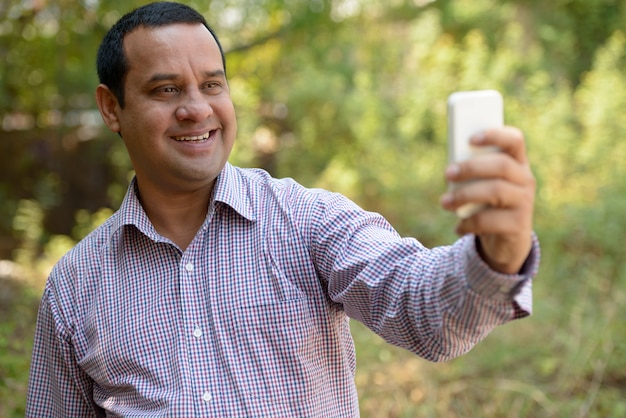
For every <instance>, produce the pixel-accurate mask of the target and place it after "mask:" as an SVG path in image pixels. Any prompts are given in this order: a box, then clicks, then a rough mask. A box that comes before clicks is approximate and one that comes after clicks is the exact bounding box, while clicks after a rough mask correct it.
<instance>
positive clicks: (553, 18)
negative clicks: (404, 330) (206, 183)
mask: <svg viewBox="0 0 626 418" xmlns="http://www.w3.org/2000/svg"><path fill="white" fill-rule="evenodd" d="M144 3H145V1H136V0H123V1H122V0H107V1H100V0H82V1H76V0H56V1H53V0H0V60H1V62H0V417H18V416H23V415H24V402H25V392H26V385H27V380H28V368H29V362H30V350H31V347H32V336H33V330H34V323H35V316H36V310H37V305H38V301H39V297H40V294H41V291H42V287H43V285H44V283H45V279H46V277H47V274H48V273H49V271H50V269H51V267H52V266H53V265H54V263H55V262H56V261H57V260H58V259H59V257H60V256H62V255H63V254H64V253H65V252H66V251H67V250H68V249H69V248H71V247H72V246H73V245H74V244H75V243H76V242H77V241H78V240H79V239H81V238H82V237H83V236H85V234H86V233H88V232H89V231H91V230H92V229H93V228H94V227H95V226H97V225H98V224H99V223H100V222H102V221H103V220H104V219H106V217H107V216H109V215H110V214H111V213H112V212H113V211H114V210H115V209H116V208H117V207H118V205H119V203H120V201H121V199H122V197H123V195H124V192H125V190H126V186H127V184H128V181H129V179H130V177H131V176H132V168H131V166H130V163H129V160H128V158H127V156H126V152H125V149H124V146H123V143H122V141H121V140H120V139H119V138H118V137H117V136H115V135H114V134H112V133H111V132H109V131H107V130H106V129H105V128H104V126H103V125H102V123H101V120H100V116H99V114H98V112H97V110H96V107H95V103H94V94H93V92H94V89H95V86H96V85H97V78H96V74H95V65H94V61H95V53H96V49H97V46H98V44H99V42H100V40H101V38H102V36H103V35H104V33H105V32H106V30H107V29H108V28H109V27H110V26H111V25H112V24H113V23H114V22H115V21H116V20H117V19H118V18H119V17H120V16H121V15H122V14H124V13H126V12H128V11H130V10H131V9H132V8H134V7H136V6H139V5H142V4H144ZM185 3H187V4H189V5H191V6H194V7H196V8H197V9H198V10H199V11H201V12H202V13H203V14H204V15H205V16H206V17H207V20H208V21H209V23H210V24H211V25H212V26H213V28H214V29H215V30H216V32H217V33H218V35H219V36H220V39H221V41H222V43H223V45H224V47H225V50H226V51H227V67H228V68H227V71H228V76H229V80H230V84H231V91H232V96H233V101H234V102H235V105H236V107H237V111H238V121H239V136H238V142H237V145H236V147H235V150H234V152H233V156H232V158H231V162H233V163H235V164H237V165H241V166H254V167H262V168H265V169H266V170H268V171H270V172H271V173H272V174H273V175H275V176H279V177H283V176H288V177H293V178H295V179H297V180H298V181H299V182H301V183H303V184H305V185H307V186H315V187H324V188H328V189H331V190H335V191H339V192H342V193H344V194H345V195H347V196H348V197H350V198H352V199H354V200H355V201H357V202H358V203H359V204H361V205H362V206H363V207H365V208H367V209H370V210H374V211H378V212H380V213H382V214H384V215H385V216H386V217H387V218H388V219H389V220H390V221H391V222H392V223H393V224H394V225H395V226H396V227H397V229H398V230H399V232H400V233H401V234H403V235H411V236H416V237H418V238H419V239H420V240H421V241H423V242H424V243H425V244H427V245H429V246H438V245H445V244H447V243H450V242H452V240H454V239H455V236H454V234H453V232H452V229H453V224H454V222H455V219H454V218H453V216H452V215H450V214H448V213H445V212H444V211H442V210H441V209H440V208H439V204H438V199H439V196H440V194H441V193H442V192H443V191H444V190H445V187H446V186H445V184H444V181H443V175H442V172H443V169H444V167H445V164H446V97H447V96H448V95H449V94H450V93H452V92H454V91H456V90H470V89H485V88H489V89H497V90H500V91H501V92H502V94H503V96H504V98H505V119H506V123H508V124H512V125H517V126H519V127H521V128H522V129H523V131H524V132H525V135H526V137H527V141H528V149H529V156H530V158H531V160H532V165H533V169H534V172H535V175H536V177H537V180H538V195H537V204H536V230H537V233H538V234H539V237H540V240H541V243H542V257H543V259H542V265H541V270H540V273H539V275H538V277H537V278H536V280H535V283H534V291H535V308H534V315H533V316H532V317H531V318H530V319H526V320H523V321H518V322H514V323H511V324H508V325H506V326H504V327H502V328H501V329H499V330H497V331H496V332H495V333H493V334H492V335H491V336H489V337H488V338H487V339H486V340H485V341H483V342H482V343H481V344H480V345H479V346H477V347H476V348H475V349H474V350H473V351H471V352H470V353H469V354H467V355H466V356H463V357H461V358H459V359H456V360H453V361H450V362H447V363H442V364H431V363H428V362H426V361H424V360H421V359H419V358H416V357H414V356H412V355H411V354H409V353H407V352H405V351H403V350H400V349H397V348H395V347H391V346H389V345H386V344H384V343H383V342H381V340H380V339H379V338H378V337H376V336H375V335H373V334H372V333H371V332H369V331H368V330H366V329H364V327H363V326H362V325H360V324H358V323H353V329H354V335H355V340H356V346H357V353H358V372H357V376H356V381H357V385H358V388H359V392H360V399H361V410H362V416H364V417H414V416H424V417H561V416H565V417H623V416H626V260H625V256H626V250H625V238H626V177H625V174H626V167H625V164H624V163H625V162H626V118H625V117H624V113H625V110H626V49H625V47H626V25H625V23H624V22H626V1H618V0H553V1H541V0H515V1H514V0H501V1H495V0H481V1H476V0H442V1H439V0H437V1H428V0H384V1H383V0H213V1H209V0H201V1H187V2H185Z"/></svg>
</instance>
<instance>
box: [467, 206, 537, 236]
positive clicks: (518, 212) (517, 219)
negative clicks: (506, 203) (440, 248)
mask: <svg viewBox="0 0 626 418" xmlns="http://www.w3.org/2000/svg"><path fill="white" fill-rule="evenodd" d="M522 231H523V233H524V234H530V231H532V211H531V210H528V209H527V208H519V207H515V208H510V209H495V208H489V207H488V208H485V209H483V210H482V211H480V212H478V213H476V214H475V215H473V216H471V217H469V218H466V219H461V220H460V221H459V222H458V224H457V225H456V233H457V234H459V235H466V234H475V235H477V236H488V235H515V234H520V232H522Z"/></svg>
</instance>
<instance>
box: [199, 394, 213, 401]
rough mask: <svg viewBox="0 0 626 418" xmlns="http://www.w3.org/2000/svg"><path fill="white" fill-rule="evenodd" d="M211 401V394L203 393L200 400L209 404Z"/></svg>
mask: <svg viewBox="0 0 626 418" xmlns="http://www.w3.org/2000/svg"><path fill="white" fill-rule="evenodd" d="M212 399H213V396H211V394H210V393H209V392H204V393H203V394H202V400H203V401H204V402H211V400H212Z"/></svg>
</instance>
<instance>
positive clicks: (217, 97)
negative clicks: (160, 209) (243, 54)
mask: <svg viewBox="0 0 626 418" xmlns="http://www.w3.org/2000/svg"><path fill="white" fill-rule="evenodd" d="M124 52H125V54H126V57H127V60H128V73H127V76H126V79H125V87H124V89H125V106H124V108H120V107H119V105H117V106H116V110H115V113H116V115H117V119H118V124H119V126H118V127H119V131H120V133H121V135H122V137H123V138H124V142H125V143H126V147H127V149H128V153H129V155H130V158H131V160H132V162H133V166H134V168H135V172H136V174H137V180H138V182H139V185H140V189H141V188H144V187H146V188H151V189H155V188H156V189H157V190H160V191H161V192H164V193H169V192H182V191H190V190H196V189H198V188H201V187H203V186H207V185H210V186H212V184H213V182H214V180H215V178H216V177H217V176H218V175H219V173H220V171H221V170H222V168H223V166H224V164H225V163H226V161H227V159H228V156H229V154H230V152H231V150H232V147H233V143H234V141H235V136H236V131H237V122H236V117H235V110H234V106H233V103H232V101H231V98H230V91H229V88H228V84H227V82H226V76H225V74H224V67H223V64H222V57H221V54H220V50H219V47H218V45H217V42H216V41H215V39H214V38H213V36H212V35H211V33H210V32H209V31H208V30H207V29H206V28H205V27H204V26H203V25H200V24H198V25H188V24H175V25H168V26H163V27H158V28H144V27H141V28H138V29H136V30H134V31H133V32H131V33H129V34H128V35H126V37H125V39H124ZM109 126H110V125H109Z"/></svg>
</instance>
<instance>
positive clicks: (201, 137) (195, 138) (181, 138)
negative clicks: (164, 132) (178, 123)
mask: <svg viewBox="0 0 626 418" xmlns="http://www.w3.org/2000/svg"><path fill="white" fill-rule="evenodd" d="M174 139H175V140H177V141H202V140H205V139H209V133H208V132H207V133H205V134H204V135H198V136H175V137H174Z"/></svg>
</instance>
